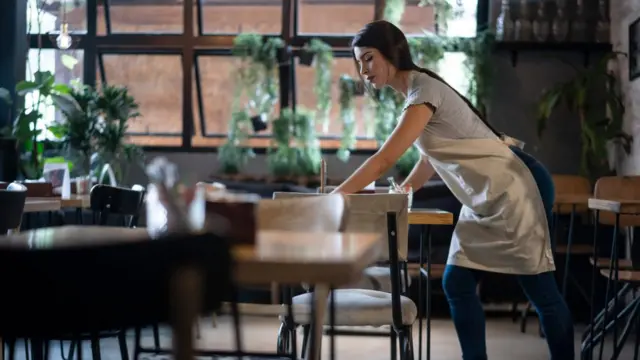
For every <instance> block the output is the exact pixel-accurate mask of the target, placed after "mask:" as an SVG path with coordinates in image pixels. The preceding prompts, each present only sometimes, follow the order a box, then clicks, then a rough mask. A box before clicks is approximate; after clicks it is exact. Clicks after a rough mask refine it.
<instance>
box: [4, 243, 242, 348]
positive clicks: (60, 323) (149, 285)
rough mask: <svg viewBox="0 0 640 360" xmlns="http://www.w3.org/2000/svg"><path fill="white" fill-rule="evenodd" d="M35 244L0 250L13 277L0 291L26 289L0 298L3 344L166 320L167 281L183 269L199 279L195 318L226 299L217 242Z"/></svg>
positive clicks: (226, 261)
mask: <svg viewBox="0 0 640 360" xmlns="http://www.w3.org/2000/svg"><path fill="white" fill-rule="evenodd" d="M43 241H44V243H43V244H44V245H43V246H42V248H41V249H38V248H27V247H20V248H18V247H11V246H3V245H2V244H0V273H2V274H9V273H13V272H15V273H18V274H20V276H7V277H6V279H3V283H2V285H3V286H6V287H7V288H8V289H15V288H16V286H20V284H25V283H26V284H29V286H27V287H26V289H25V290H24V291H20V292H16V293H15V294H12V296H1V297H0V319H2V321H0V336H1V337H3V338H27V337H38V338H56V337H60V336H69V335H73V334H83V333H92V332H98V331H100V330H112V329H122V328H131V327H144V326H148V325H150V324H153V323H162V322H168V321H170V320H171V319H172V317H171V315H172V311H171V310H172V303H174V301H175V299H176V298H175V297H174V296H173V295H174V294H173V293H172V292H173V290H172V281H173V278H174V276H175V275H177V273H178V272H179V271H180V270H181V269H183V268H184V267H185V266H188V267H191V268H196V269H198V270H200V273H201V275H202V279H203V281H202V285H203V286H202V287H203V288H202V289H201V290H202V292H201V294H202V295H203V296H202V298H201V299H199V300H200V301H199V303H200V305H201V306H200V309H198V310H201V314H202V315H204V314H210V313H211V312H213V311H216V310H217V309H219V307H220V305H221V302H222V301H229V300H230V298H231V297H230V292H231V291H232V290H233V283H232V282H231V281H232V280H231V275H232V274H233V271H232V265H231V263H232V259H231V256H230V249H229V241H228V240H227V239H225V238H219V237H216V236H213V235H210V234H203V235H193V236H191V235H185V236H179V235H175V236H169V237H167V238H163V239H162V241H144V240H141V241H122V240H121V241H119V242H115V243H113V242H111V243H110V242H106V241H104V242H103V241H101V242H97V243H95V244H94V245H91V246H89V245H86V244H85V245H82V246H74V245H68V244H67V245H63V246H55V244H51V243H47V240H44V239H43ZM5 280H6V281H5ZM191 295H193V294H191ZM180 296H185V295H180ZM187 296H188V295H187ZM43 298H46V299H47V301H44V302H42V301H41V300H39V299H43ZM96 309H100V310H99V311H96Z"/></svg>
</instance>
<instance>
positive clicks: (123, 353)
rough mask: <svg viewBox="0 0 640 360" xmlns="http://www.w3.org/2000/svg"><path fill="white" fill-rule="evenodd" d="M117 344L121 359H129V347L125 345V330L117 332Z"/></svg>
mask: <svg viewBox="0 0 640 360" xmlns="http://www.w3.org/2000/svg"><path fill="white" fill-rule="evenodd" d="M118 344H119V346H120V357H121V358H122V360H129V348H128V347H127V331H126V330H122V331H120V333H118Z"/></svg>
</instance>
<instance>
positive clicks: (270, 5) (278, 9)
mask: <svg viewBox="0 0 640 360" xmlns="http://www.w3.org/2000/svg"><path fill="white" fill-rule="evenodd" d="M201 1H202V3H201V4H202V6H201V9H202V26H203V29H202V32H203V33H204V34H214V33H217V34H237V33H241V32H257V33H260V34H279V33H280V32H281V31H282V1H281V0H261V1H256V0H201Z"/></svg>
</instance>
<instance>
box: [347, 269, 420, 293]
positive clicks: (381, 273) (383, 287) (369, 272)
mask: <svg viewBox="0 0 640 360" xmlns="http://www.w3.org/2000/svg"><path fill="white" fill-rule="evenodd" d="M363 275H364V276H363V277H362V279H361V280H360V282H358V283H357V284H356V285H355V286H351V288H356V289H371V290H378V291H384V292H388V293H390V292H391V270H390V269H389V267H388V266H370V267H368V268H366V269H364V274H363ZM407 280H408V281H407V282H408V284H407V285H406V286H403V288H406V289H408V288H409V286H411V277H408V278H407ZM404 282H405V279H404V270H400V283H401V284H403V285H404Z"/></svg>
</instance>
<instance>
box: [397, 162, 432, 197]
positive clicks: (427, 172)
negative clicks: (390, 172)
mask: <svg viewBox="0 0 640 360" xmlns="http://www.w3.org/2000/svg"><path fill="white" fill-rule="evenodd" d="M435 172H436V171H435V170H434V169H433V166H432V165H431V162H429V158H427V157H426V156H424V155H422V154H421V155H420V159H419V160H418V162H416V165H415V166H414V167H413V170H411V173H409V176H407V178H406V179H405V180H404V182H403V183H402V185H401V187H402V188H404V187H405V186H407V185H410V186H411V188H412V189H413V191H418V189H420V188H421V187H422V186H423V185H424V183H426V182H427V181H429V179H431V177H433V174H435Z"/></svg>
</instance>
